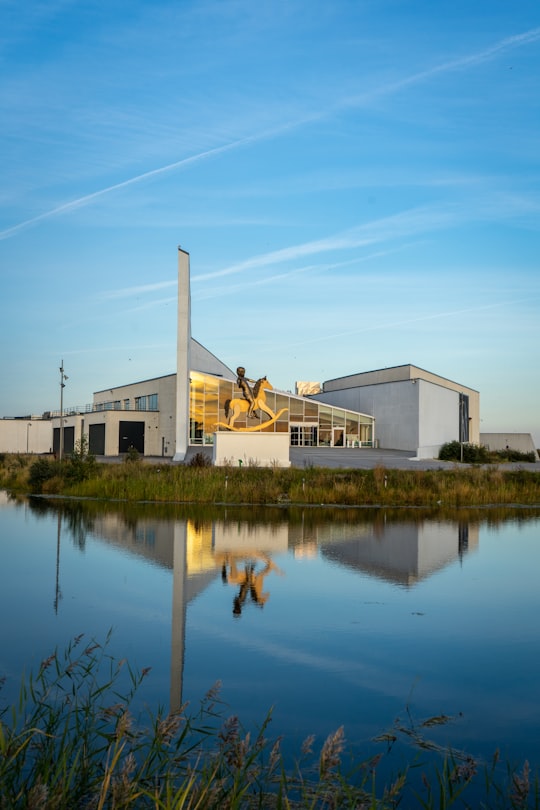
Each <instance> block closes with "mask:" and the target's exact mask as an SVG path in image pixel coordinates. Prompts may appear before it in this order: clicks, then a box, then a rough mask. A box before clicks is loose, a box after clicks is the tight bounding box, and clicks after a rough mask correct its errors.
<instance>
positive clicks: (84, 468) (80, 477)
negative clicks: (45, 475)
mask: <svg viewBox="0 0 540 810" xmlns="http://www.w3.org/2000/svg"><path fill="white" fill-rule="evenodd" d="M96 469H97V465H96V459H95V457H94V456H93V455H92V453H89V452H88V437H87V436H86V435H85V434H83V435H82V436H81V438H80V439H79V441H78V442H76V443H75V450H74V451H73V453H72V454H71V456H70V457H69V458H68V460H67V464H66V478H67V480H68V481H70V482H74V483H78V482H80V481H86V480H87V479H88V478H90V477H91V476H92V475H95V473H96Z"/></svg>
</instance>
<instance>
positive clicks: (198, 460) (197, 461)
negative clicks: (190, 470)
mask: <svg viewBox="0 0 540 810" xmlns="http://www.w3.org/2000/svg"><path fill="white" fill-rule="evenodd" d="M211 466H212V462H211V460H210V459H209V458H208V456H207V455H205V453H200V452H199V453H195V455H194V456H193V458H192V459H190V461H188V467H211Z"/></svg>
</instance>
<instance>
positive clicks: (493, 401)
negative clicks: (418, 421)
mask: <svg viewBox="0 0 540 810" xmlns="http://www.w3.org/2000/svg"><path fill="white" fill-rule="evenodd" d="M0 60H1V74H2V82H1V84H0V167H1V177H2V182H1V185H0V271H1V274H2V295H1V298H0V330H1V333H0V334H1V338H2V353H1V356H0V375H1V380H2V385H1V387H0V416H13V415H23V414H27V413H41V412H42V411H44V410H48V409H51V408H55V407H58V405H59V372H58V367H59V365H60V360H61V359H62V358H63V359H64V366H65V369H66V373H67V374H68V376H69V380H68V382H67V384H66V388H65V391H64V404H65V405H82V404H85V403H88V402H91V400H92V393H93V392H94V391H95V390H99V389H103V388H107V387H110V386H112V385H120V384H124V383H129V382H134V381H136V380H140V379H145V378H148V377H151V376H158V375H162V374H167V373H171V372H173V371H174V370H175V362H176V361H175V351H176V270H177V246H178V245H179V244H180V245H182V247H183V248H184V249H185V250H187V251H188V252H189V253H190V255H191V273H192V319H193V335H194V337H195V338H197V339H198V340H199V341H200V342H201V343H203V344H204V345H205V346H207V348H209V349H210V350H211V351H213V352H214V353H215V354H216V355H217V356H218V357H220V358H221V359H222V360H223V361H224V362H226V363H227V364H228V365H230V366H231V367H233V368H236V366H237V365H244V366H245V367H246V370H247V373H248V375H249V376H251V377H257V376H261V375H263V374H266V375H267V376H268V377H269V379H270V380H271V381H272V383H273V384H274V386H275V387H278V388H282V389H285V390H287V389H290V390H294V382H295V380H318V381H323V380H326V379H330V378H332V377H335V376H340V375H342V374H351V373H354V372H358V371H366V370H370V369H375V368H382V367H386V366H395V365H400V364H402V363H413V364H415V365H418V366H420V367H422V368H425V369H427V370H429V371H432V372H435V373H437V374H440V375H441V376H443V377H447V378H449V379H452V380H455V381H457V382H459V383H463V385H465V386H469V387H471V388H475V389H478V390H479V391H480V394H481V399H480V403H481V418H482V422H481V430H482V431H506V430H507V431H527V432H529V431H530V432H533V434H534V435H535V438H536V441H537V446H540V407H539V402H540V379H539V373H538V369H539V367H540V318H539V315H540V274H539V272H538V270H539V264H540V250H539V247H540V238H539V237H540V225H539V223H540V216H539V215H540V136H539V132H540V90H539V88H540V6H539V4H538V2H537V0H534V2H532V1H530V0H520V2H519V3H508V2H504V3H503V2H498V0H493V1H492V2H487V1H486V2H484V1H483V0H482V1H480V2H471V0H467V2H459V1H458V2H454V3H452V4H450V3H433V2H431V1H430V2H428V0H424V1H423V2H415V1H414V0H411V1H410V2H405V0H365V1H364V0H348V1H347V0H333V2H332V3H327V2H324V3H323V2H318V0H309V1H308V0H287V1H286V2H284V1H283V2H282V0H274V1H273V2H264V1H263V2H260V3H254V2H252V0H230V2H229V1H228V0H219V1H217V0H216V1H214V2H206V1H205V0H201V2H189V1H188V0H185V1H184V2H172V1H169V0H165V1H164V0H156V1H155V2H154V1H153V2H137V0H131V2H129V3H128V2H119V1H118V0H110V1H109V2H107V3H103V2H101V1H100V2H94V1H93V0H88V1H87V2H85V0H79V1H78V2H77V1H76V0H61V1H59V2H56V1H55V0H39V2H38V1H37V0H27V2H25V3H24V4H21V3H20V2H19V0H0Z"/></svg>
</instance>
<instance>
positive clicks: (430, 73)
mask: <svg viewBox="0 0 540 810" xmlns="http://www.w3.org/2000/svg"><path fill="white" fill-rule="evenodd" d="M539 39H540V27H538V28H533V29H530V30H529V31H525V32H522V33H520V34H516V35H513V36H510V37H506V38H505V39H502V40H500V41H499V42H496V43H495V44H493V45H492V46H490V47H488V48H484V49H483V50H481V51H478V52H476V53H473V54H468V55H466V56H463V57H460V58H458V59H454V60H449V61H446V62H443V63H441V64H438V65H435V66H433V67H431V68H427V69H426V70H424V71H419V72H417V73H414V74H412V75H410V76H407V77H405V78H403V79H400V80H398V81H396V82H389V83H387V84H384V85H380V86H379V87H374V88H373V89H372V90H370V91H367V92H366V93H364V94H361V95H358V96H350V97H348V98H346V99H342V100H340V101H338V102H337V103H336V104H333V105H331V106H330V107H328V108H326V109H322V110H318V111H317V112H314V113H313V114H311V115H309V114H308V115H305V116H303V117H300V118H298V119H296V120H290V121H288V122H285V123H283V124H281V125H279V126H276V127H273V128H269V129H265V130H264V131H261V132H259V133H255V134H252V135H248V136H246V137H243V138H239V139H236V140H233V141H230V142H229V143H226V144H222V145H221V146H217V147H214V148H212V149H207V150H204V151H202V152H199V153H198V154H195V155H191V156H190V157H187V158H182V159H181V160H178V161H175V162H173V163H169V164H167V165H165V166H160V167H159V168H156V169H151V170H150V171H147V172H143V173H141V174H138V175H136V176H134V177H131V178H129V179H127V180H123V181H121V182H119V183H115V184H113V185H110V186H107V187H106V188H103V189H100V190H98V191H94V192H92V193H90V194H86V195H84V196H82V197H79V198H78V199H76V200H71V201H70V202H67V203H64V204H62V205H59V206H57V207H55V208H52V209H50V210H49V211H45V212H43V213H42V214H38V215H37V216H35V217H32V218H30V219H27V220H24V221H23V222H19V223H18V224H16V225H13V226H11V227H9V228H6V229H4V230H3V231H0V240H4V239H8V238H9V237H12V236H16V235H17V234H19V233H20V232H21V231H24V230H25V229H26V228H29V227H32V226H34V225H38V224H39V223H41V222H43V221H45V220H48V219H51V218H54V217H57V216H61V215H63V214H68V213H70V212H71V211H75V210H77V209H80V208H84V207H85V206H88V205H91V204H92V203H94V202H96V201H97V200H99V199H101V198H103V197H105V196H106V195H109V194H111V193H113V192H116V191H122V190H124V189H126V188H129V187H130V186H134V185H135V184H138V183H142V182H145V181H148V180H151V179H153V178H156V177H159V176H160V175H165V174H167V173H169V172H173V171H178V170H181V169H186V168H188V167H190V166H192V165H194V164H196V163H199V162H201V161H204V160H208V159H210V158H213V157H217V156H219V155H222V154H225V153H227V152H230V151H232V150H236V149H240V148H242V147H246V146H248V145H250V144H253V143H256V142H260V141H264V140H268V139H270V138H274V137H277V136H279V135H282V134H284V133H285V132H287V131H290V130H294V129H296V128H298V127H300V126H305V125H308V124H309V123H312V122H314V121H317V120H321V119H323V118H326V117H328V116H330V115H332V114H333V113H335V112H336V110H338V109H345V108H347V107H351V106H359V105H363V104H367V103H368V102H369V101H370V100H373V99H374V98H376V97H379V96H383V95H388V94H393V93H396V92H399V91H400V90H401V89H402V88H405V87H407V86H411V85H413V84H417V83H420V82H424V81H427V80H429V79H431V78H432V77H435V76H437V75H441V74H444V73H448V72H451V71H456V70H463V69H467V68H469V67H473V66H475V65H477V64H481V63H484V62H486V61H488V60H490V59H493V58H495V57H497V56H498V55H499V54H501V53H503V52H505V51H508V50H511V49H515V48H519V47H523V46H525V45H528V44H530V43H534V42H536V41H538V40H539ZM314 244H315V243H314ZM328 249H332V248H328ZM306 255H307V254H306ZM224 272H225V271H224ZM229 272H235V271H234V270H231V269H229ZM208 277H210V276H208Z"/></svg>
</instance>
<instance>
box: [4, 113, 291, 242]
mask: <svg viewBox="0 0 540 810" xmlns="http://www.w3.org/2000/svg"><path fill="white" fill-rule="evenodd" d="M284 128H285V127H283V128H282V129H284ZM278 131H279V129H277V130H273V131H271V132H269V133H263V134H260V135H249V136H247V137H246V138H240V140H237V141H233V142H232V143H227V144H224V145H223V146H216V147H215V148H214V149H208V150H207V151H206V152H200V153H199V154H198V155H192V156H191V157H187V158H182V160H177V161H175V162H174V163H169V164H167V166H160V167H159V168H158V169H151V170H150V171H148V172H143V174H138V175H137V176H136V177H131V178H129V180H123V181H122V182H121V183H115V184H114V185H112V186H107V188H102V189H100V190H99V191H94V192H92V194H86V195H85V196H84V197H79V199H77V200H71V201H70V202H68V203H64V205H59V206H58V207H57V208H52V209H51V210H50V211H45V212H44V213H43V214H38V216H37V217H32V219H27V220H25V221H24V222H19V224H18V225H13V227H11V228H6V230H4V231H0V239H7V238H8V237H9V236H14V235H15V234H17V233H19V231H22V230H24V229H25V228H29V227H30V226H31V225H36V224H37V223H38V222H42V221H43V220H45V219H49V218H50V217H54V216H57V215H58V214H66V213H68V212H69V211H74V210H75V209H76V208H82V207H84V206H85V205H89V204H90V203H92V202H94V200H97V199H98V198H99V197H104V196H105V195H106V194H110V193H111V191H118V190H119V189H123V188H127V187H128V186H133V185H135V184H136V183H141V182H142V181H143V180H149V179H150V178H151V177H157V176H158V175H160V174H165V173H166V172H170V171H173V170H174V169H181V168H185V167H187V166H190V165H191V164H193V163H199V162H200V161H202V160H207V159H208V158H211V157H214V156H215V155H221V154H223V153H224V152H230V151H231V150H233V149H238V148H239V147H241V146H245V145H246V144H249V143H253V142H254V141H257V140H261V139H262V138H265V137H270V136H271V135H272V134H275V132H278Z"/></svg>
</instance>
